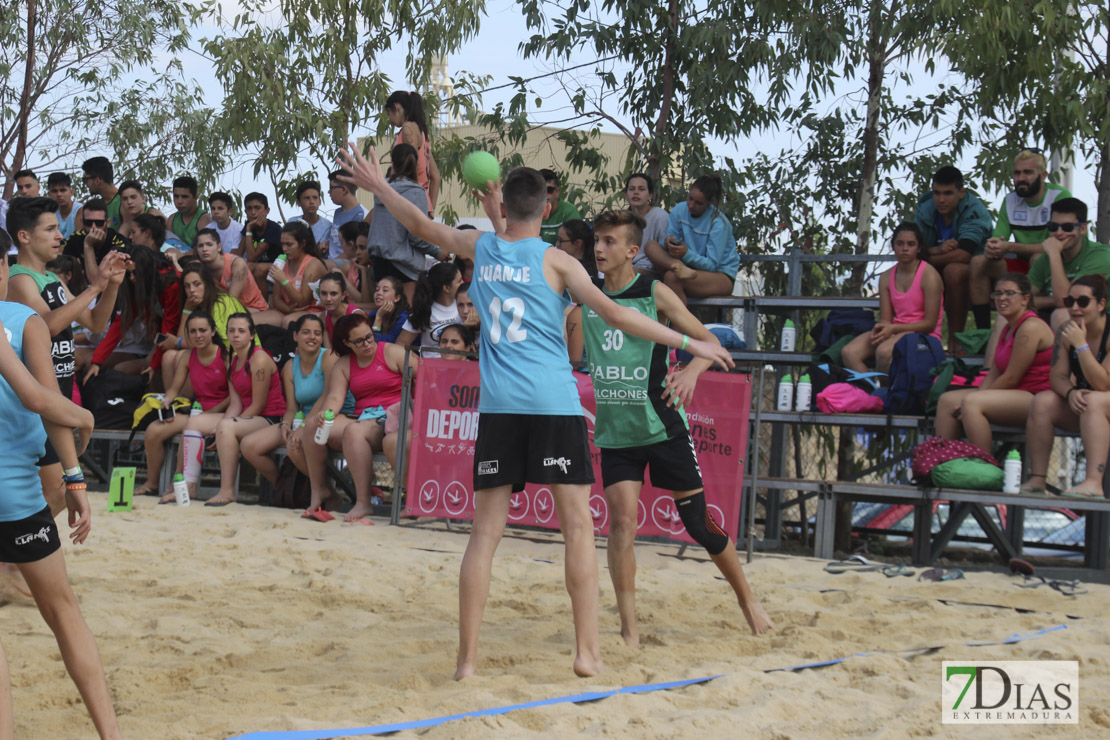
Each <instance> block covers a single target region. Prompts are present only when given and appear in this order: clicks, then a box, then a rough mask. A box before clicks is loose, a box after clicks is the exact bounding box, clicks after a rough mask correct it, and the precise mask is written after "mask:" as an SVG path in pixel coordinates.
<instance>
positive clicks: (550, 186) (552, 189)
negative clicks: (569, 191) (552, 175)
mask: <svg viewBox="0 0 1110 740" xmlns="http://www.w3.org/2000/svg"><path fill="white" fill-rule="evenodd" d="M558 189H559V188H558V187H556V186H555V185H548V186H547V194H548V195H550V194H551V193H554V192H555V191H556V190H558Z"/></svg>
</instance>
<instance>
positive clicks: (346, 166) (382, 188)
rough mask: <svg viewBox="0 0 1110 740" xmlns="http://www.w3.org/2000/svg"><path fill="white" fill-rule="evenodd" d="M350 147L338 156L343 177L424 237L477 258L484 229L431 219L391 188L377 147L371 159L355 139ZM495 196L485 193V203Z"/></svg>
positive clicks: (448, 249) (454, 250) (341, 176)
mask: <svg viewBox="0 0 1110 740" xmlns="http://www.w3.org/2000/svg"><path fill="white" fill-rule="evenodd" d="M347 147H348V148H347V149H343V150H342V151H340V152H339V156H338V157H337V158H336V161H337V162H338V163H339V166H340V167H341V168H342V169H343V172H344V173H345V174H343V175H340V177H339V179H340V180H342V181H343V182H349V183H352V184H354V185H357V186H358V187H360V188H363V189H365V190H368V191H370V192H371V193H373V194H374V195H376V196H377V197H378V198H379V199H381V201H382V204H383V205H385V207H386V208H388V209H389V212H390V213H392V214H393V216H394V218H396V219H397V220H398V221H400V222H401V223H402V224H403V225H404V227H405V228H406V229H408V230H409V231H410V232H412V234H414V235H415V236H417V237H419V238H420V239H423V240H424V241H426V242H431V243H432V244H435V245H436V246H438V247H439V248H440V249H444V250H446V251H448V252H452V253H453V254H461V255H462V256H463V257H467V258H469V259H474V242H476V241H478V237H479V236H481V235H482V232H480V231H475V230H470V229H467V230H465V231H459V230H458V229H454V228H452V227H450V226H447V225H446V224H441V223H436V222H435V221H433V220H431V219H430V218H428V214H426V213H423V212H421V210H420V209H419V208H418V207H416V206H415V205H413V204H412V203H410V202H408V201H407V200H405V198H404V197H403V196H402V195H401V194H399V193H398V192H397V191H396V190H394V189H393V188H392V187H390V185H389V181H388V180H386V179H385V177H384V176H383V175H382V172H381V168H379V167H378V155H377V152H375V151H374V147H370V160H369V161H367V159H366V157H363V156H362V154H361V153H360V152H359V151H358V148H357V147H356V146H355V145H354V143H353V142H347ZM497 195H498V196H500V190H498V192H497ZM493 197H494V194H493V193H492V192H491V193H487V194H486V195H485V196H483V206H484V205H485V202H484V199H485V198H493Z"/></svg>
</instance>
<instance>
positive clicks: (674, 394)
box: [663, 365, 698, 408]
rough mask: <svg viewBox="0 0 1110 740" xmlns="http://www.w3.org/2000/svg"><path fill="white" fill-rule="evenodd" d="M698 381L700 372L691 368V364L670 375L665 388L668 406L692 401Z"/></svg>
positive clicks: (664, 394)
mask: <svg viewBox="0 0 1110 740" xmlns="http://www.w3.org/2000/svg"><path fill="white" fill-rule="evenodd" d="M697 383H698V373H696V372H694V371H693V370H691V369H690V366H689V365H687V366H686V367H684V368H682V369H681V370H678V371H676V372H673V373H671V374H670V375H668V376H667V387H666V388H664V389H663V400H664V401H666V402H667V406H668V408H669V407H671V406H674V405H675V404H676V403H681V404H683V405H686V404H688V403H690V399H691V398H693V397H694V387H695V386H696V385H697Z"/></svg>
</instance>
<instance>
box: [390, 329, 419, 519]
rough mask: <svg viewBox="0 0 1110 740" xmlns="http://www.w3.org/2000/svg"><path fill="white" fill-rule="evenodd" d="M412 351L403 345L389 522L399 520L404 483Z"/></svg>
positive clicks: (408, 346)
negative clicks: (403, 364)
mask: <svg viewBox="0 0 1110 740" xmlns="http://www.w3.org/2000/svg"><path fill="white" fill-rule="evenodd" d="M412 352H413V348H412V346H411V345H406V346H405V367H404V369H403V370H402V373H401V377H402V381H401V383H402V387H401V411H400V413H399V414H398V418H397V461H396V462H397V466H396V467H395V468H394V470H393V508H392V511H391V513H390V517H389V521H390V524H398V523H400V521H401V486H402V485H403V484H404V480H403V479H404V475H403V473H402V472H401V471H403V470H404V469H405V463H406V462H407V458H408V455H407V454H406V453H407V449H408V445H406V444H405V438H406V437H407V436H408V434H407V433H408V429H409V401H410V400H411V399H412V391H411V390H410V388H411V386H412V367H411V365H410V364H409V357H410V356H411V354H412Z"/></svg>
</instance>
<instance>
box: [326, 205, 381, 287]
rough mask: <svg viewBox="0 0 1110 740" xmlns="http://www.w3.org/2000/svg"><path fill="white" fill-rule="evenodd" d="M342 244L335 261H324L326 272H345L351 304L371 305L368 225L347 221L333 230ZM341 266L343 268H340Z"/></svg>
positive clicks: (371, 277)
mask: <svg viewBox="0 0 1110 740" xmlns="http://www.w3.org/2000/svg"><path fill="white" fill-rule="evenodd" d="M335 233H336V234H338V235H339V242H340V244H342V245H343V246H342V250H341V251H340V254H339V257H338V258H337V259H334V260H332V259H328V260H324V265H325V266H326V267H327V269H328V272H332V271H338V272H344V271H345V272H346V277H347V292H348V293H349V294H350V296H351V301H352V302H353V303H357V304H359V307H360V308H365V307H366V304H368V303H372V301H373V295H374V278H373V275H372V274H371V271H370V253H369V251H368V250H367V247H366V245H367V239H368V237H369V236H370V224H368V223H366V222H365V221H348V222H347V223H345V224H343V225H342V226H340V227H339V228H338V229H336V230H335ZM341 264H343V265H344V267H345V270H344V268H341V267H340V265H341Z"/></svg>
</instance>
